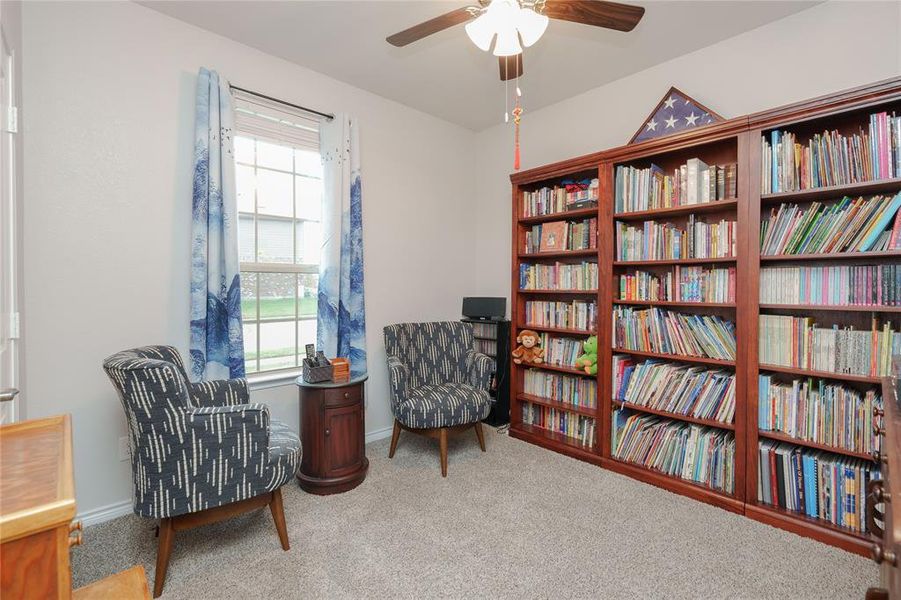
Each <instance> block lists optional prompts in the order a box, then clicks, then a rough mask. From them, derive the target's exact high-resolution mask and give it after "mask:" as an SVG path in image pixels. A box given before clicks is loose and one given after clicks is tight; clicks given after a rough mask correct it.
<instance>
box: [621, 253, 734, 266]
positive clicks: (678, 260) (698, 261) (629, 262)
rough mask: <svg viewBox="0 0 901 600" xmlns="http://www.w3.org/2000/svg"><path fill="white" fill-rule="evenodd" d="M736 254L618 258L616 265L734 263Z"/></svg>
mask: <svg viewBox="0 0 901 600" xmlns="http://www.w3.org/2000/svg"><path fill="white" fill-rule="evenodd" d="M736 261H737V259H736V257H734V256H726V257H723V258H662V259H658V260H616V261H613V266H614V267H652V266H654V265H706V264H711V263H734V262H736Z"/></svg>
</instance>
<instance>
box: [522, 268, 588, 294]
mask: <svg viewBox="0 0 901 600" xmlns="http://www.w3.org/2000/svg"><path fill="white" fill-rule="evenodd" d="M519 288H520V289H521V290H585V291H594V290H596V289H597V288H598V264H597V263H596V262H582V263H575V264H570V263H562V262H556V263H554V264H552V265H543V264H528V263H523V264H520V265H519Z"/></svg>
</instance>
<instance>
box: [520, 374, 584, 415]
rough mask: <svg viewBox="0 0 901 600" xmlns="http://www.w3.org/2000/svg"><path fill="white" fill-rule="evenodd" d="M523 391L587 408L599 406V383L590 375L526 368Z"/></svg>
mask: <svg viewBox="0 0 901 600" xmlns="http://www.w3.org/2000/svg"><path fill="white" fill-rule="evenodd" d="M522 391H523V393H524V394H530V395H532V396H538V397H539V398H546V399H548V400H553V401H555V402H562V403H565V404H571V405H573V406H581V407H585V408H594V407H595V406H597V398H598V385H597V382H596V381H595V380H594V379H590V378H588V377H573V376H572V375H561V374H559V373H549V372H548V371H541V370H539V369H526V371H525V376H524V378H523V389H522Z"/></svg>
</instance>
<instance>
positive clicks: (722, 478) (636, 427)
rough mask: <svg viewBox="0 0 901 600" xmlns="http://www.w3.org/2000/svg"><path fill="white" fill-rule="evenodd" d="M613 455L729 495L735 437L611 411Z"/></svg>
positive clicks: (732, 473)
mask: <svg viewBox="0 0 901 600" xmlns="http://www.w3.org/2000/svg"><path fill="white" fill-rule="evenodd" d="M612 441H613V445H612V449H613V457H614V458H617V459H619V460H623V461H626V462H630V463H635V464H639V465H642V466H644V467H647V468H649V469H654V470H656V471H661V472H662V473H666V474H667V475H670V476H673V477H680V478H682V479H687V480H689V481H694V482H695V483H700V484H701V485H705V486H707V487H710V488H713V489H715V490H720V491H722V492H725V493H727V494H731V493H732V492H733V490H734V488H735V436H734V435H732V433H731V432H725V431H722V430H720V429H716V428H713V427H702V426H700V425H694V424H689V423H682V422H680V421H672V420H670V419H664V418H661V417H656V416H650V415H640V414H630V411H627V410H616V411H613V438H612Z"/></svg>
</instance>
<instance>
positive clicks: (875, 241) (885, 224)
mask: <svg viewBox="0 0 901 600" xmlns="http://www.w3.org/2000/svg"><path fill="white" fill-rule="evenodd" d="M899 207H901V193H899V194H897V195H895V196H873V197H872V198H869V199H866V198H863V197H860V198H857V199H855V200H852V199H851V198H848V197H845V198H843V199H842V200H841V201H840V202H837V203H835V204H832V205H830V206H827V205H825V204H822V203H820V202H814V203H812V204H811V205H810V206H809V207H808V208H806V209H804V208H801V207H800V206H798V205H797V204H780V205H779V208H778V209H777V208H772V209H770V216H769V218H767V219H766V220H764V221H763V222H762V223H761V224H760V253H761V254H763V255H768V256H772V255H779V254H819V253H823V254H831V253H835V252H867V251H884V250H896V249H898V248H901V219H896V218H895V215H896V214H897V213H898V208H899ZM893 221H894V227H890V225H891V224H892V222H893Z"/></svg>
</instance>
